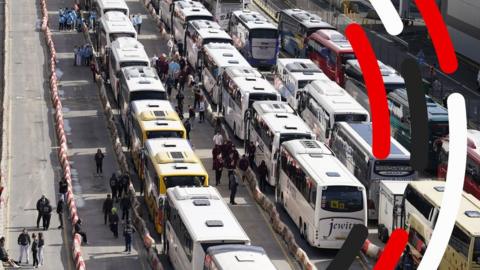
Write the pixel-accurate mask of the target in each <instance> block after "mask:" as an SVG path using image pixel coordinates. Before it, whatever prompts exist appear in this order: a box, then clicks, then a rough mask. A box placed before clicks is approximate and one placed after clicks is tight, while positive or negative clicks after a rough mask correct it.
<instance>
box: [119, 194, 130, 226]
mask: <svg viewBox="0 0 480 270" xmlns="http://www.w3.org/2000/svg"><path fill="white" fill-rule="evenodd" d="M120 207H121V208H122V220H125V219H127V220H128V218H129V216H130V207H132V202H131V201H130V197H129V196H127V194H126V193H125V195H123V198H122V200H121V201H120Z"/></svg>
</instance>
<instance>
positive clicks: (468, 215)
mask: <svg viewBox="0 0 480 270" xmlns="http://www.w3.org/2000/svg"><path fill="white" fill-rule="evenodd" d="M409 185H410V186H411V187H413V188H414V189H415V190H416V191H417V192H419V193H420V194H422V195H423V196H424V197H425V198H426V199H427V200H428V201H430V202H431V203H433V204H434V205H435V206H436V207H440V205H441V204H442V198H443V191H444V188H445V181H433V180H421V181H412V182H410V184H409ZM479 217H480V201H479V200H478V199H477V198H475V197H474V196H473V195H471V194H468V193H466V192H462V199H461V202H460V207H459V209H458V214H457V219H456V224H457V225H459V226H460V227H461V228H463V229H464V230H466V231H467V232H468V233H470V234H471V235H473V236H477V237H478V236H480V220H479V219H478V218H479Z"/></svg>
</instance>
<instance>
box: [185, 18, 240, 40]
mask: <svg viewBox="0 0 480 270" xmlns="http://www.w3.org/2000/svg"><path fill="white" fill-rule="evenodd" d="M188 23H189V24H191V25H192V26H193V28H195V30H196V31H197V32H198V34H199V35H200V36H201V37H202V38H203V39H208V38H215V39H227V40H232V38H231V37H230V35H229V34H227V32H225V31H224V30H223V29H222V28H221V26H220V25H219V24H218V23H217V22H212V21H208V20H193V21H189V22H188Z"/></svg>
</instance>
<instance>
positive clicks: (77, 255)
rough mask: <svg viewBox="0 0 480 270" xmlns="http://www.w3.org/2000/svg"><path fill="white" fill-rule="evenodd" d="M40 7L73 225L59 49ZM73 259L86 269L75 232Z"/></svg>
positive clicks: (45, 12) (77, 266) (43, 4)
mask: <svg viewBox="0 0 480 270" xmlns="http://www.w3.org/2000/svg"><path fill="white" fill-rule="evenodd" d="M40 8H41V11H42V24H41V29H42V31H43V32H44V35H45V41H46V43H47V47H48V50H49V54H50V78H49V80H50V94H51V99H52V105H53V108H54V113H55V115H54V117H55V132H56V135H57V143H58V145H59V146H60V147H59V148H58V152H57V154H58V160H59V161H60V165H61V168H62V171H63V177H64V178H65V179H66V181H67V183H68V191H67V194H66V198H67V200H66V201H67V206H68V208H69V210H70V211H69V212H70V219H71V222H72V225H75V223H76V222H77V221H78V220H79V216H78V212H77V206H76V204H75V198H74V194H73V191H72V190H73V189H72V175H71V167H70V162H69V161H68V146H67V136H66V135H65V129H64V126H65V124H64V119H63V113H62V101H61V100H60V97H59V95H58V81H57V75H56V73H55V71H56V64H57V51H56V50H55V43H54V42H53V39H52V31H51V30H50V28H49V27H48V9H47V4H46V1H45V0H40ZM73 240H74V241H73V245H72V250H73V253H72V254H73V261H74V263H75V269H77V270H85V269H86V267H85V261H84V259H83V256H82V250H81V236H80V235H78V234H73Z"/></svg>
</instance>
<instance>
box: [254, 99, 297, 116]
mask: <svg viewBox="0 0 480 270" xmlns="http://www.w3.org/2000/svg"><path fill="white" fill-rule="evenodd" d="M252 107H253V109H254V110H255V111H257V113H258V114H260V115H263V114H267V113H287V114H295V111H294V110H293V109H292V107H290V105H289V104H288V103H287V102H284V101H277V100H262V101H255V102H254V103H253V105H252Z"/></svg>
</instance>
